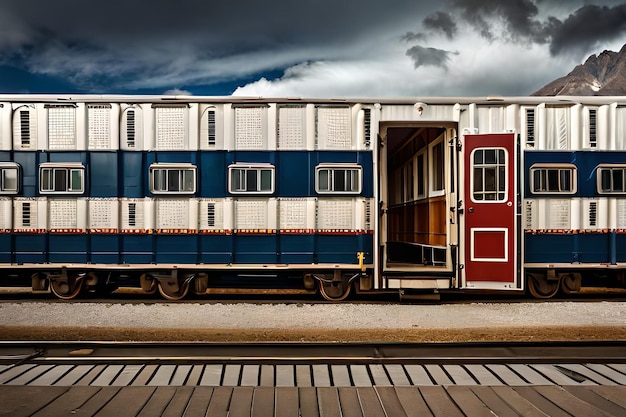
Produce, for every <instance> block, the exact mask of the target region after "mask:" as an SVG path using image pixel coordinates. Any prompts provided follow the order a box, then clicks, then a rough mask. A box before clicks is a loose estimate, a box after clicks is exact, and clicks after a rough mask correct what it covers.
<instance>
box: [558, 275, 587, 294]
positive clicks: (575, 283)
mask: <svg viewBox="0 0 626 417" xmlns="http://www.w3.org/2000/svg"><path fill="white" fill-rule="evenodd" d="M581 286H582V277H581V276H580V274H567V275H565V276H563V278H562V279H561V289H562V290H563V292H564V293H565V294H568V295H569V294H575V293H577V292H579V291H580V288H581Z"/></svg>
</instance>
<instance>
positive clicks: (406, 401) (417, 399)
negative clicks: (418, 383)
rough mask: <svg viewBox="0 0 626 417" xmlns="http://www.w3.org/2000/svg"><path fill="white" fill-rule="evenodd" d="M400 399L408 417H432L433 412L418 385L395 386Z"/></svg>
mask: <svg viewBox="0 0 626 417" xmlns="http://www.w3.org/2000/svg"><path fill="white" fill-rule="evenodd" d="M394 389H395V391H396V395H397V396H398V401H400V404H401V405H402V408H403V409H404V412H405V413H406V415H407V417H432V416H433V413H431V412H430V408H428V405H427V404H426V401H424V398H423V397H422V393H421V392H420V390H419V389H418V388H416V387H395V388H394Z"/></svg>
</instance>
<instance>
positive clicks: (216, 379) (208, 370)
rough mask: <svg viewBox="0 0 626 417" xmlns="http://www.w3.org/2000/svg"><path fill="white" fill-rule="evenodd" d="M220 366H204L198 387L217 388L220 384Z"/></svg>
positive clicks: (221, 367)
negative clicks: (208, 386)
mask: <svg viewBox="0 0 626 417" xmlns="http://www.w3.org/2000/svg"><path fill="white" fill-rule="evenodd" d="M222 369H223V366H222V365H216V364H209V365H205V366H204V373H203V374H202V379H201V380H200V385H210V386H213V387H215V386H219V385H220V383H221V382H222Z"/></svg>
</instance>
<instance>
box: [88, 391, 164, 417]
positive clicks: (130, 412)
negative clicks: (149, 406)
mask: <svg viewBox="0 0 626 417" xmlns="http://www.w3.org/2000/svg"><path fill="white" fill-rule="evenodd" d="M104 388H107V387H104ZM116 389H117V388H116ZM153 392H154V387H145V386H144V387H123V388H119V391H118V392H117V394H115V396H114V397H113V398H112V399H111V401H109V402H107V403H106V404H105V405H104V407H102V408H101V409H100V410H99V411H98V412H97V413H96V414H95V416H96V417H110V416H115V417H135V416H136V415H137V414H138V413H139V411H141V409H142V408H143V406H144V405H145V404H146V403H147V402H148V400H149V399H150V397H151V396H152V393H153Z"/></svg>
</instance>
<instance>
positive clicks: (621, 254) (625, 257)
mask: <svg viewBox="0 0 626 417" xmlns="http://www.w3.org/2000/svg"><path fill="white" fill-rule="evenodd" d="M615 243H616V255H617V262H626V235H625V234H622V233H620V234H617V235H616V236H615Z"/></svg>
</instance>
